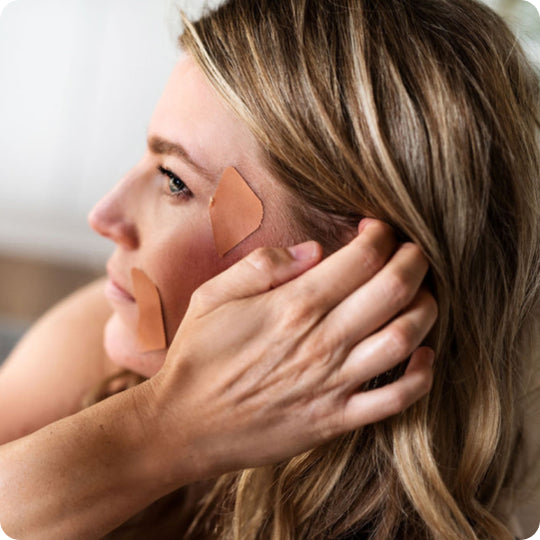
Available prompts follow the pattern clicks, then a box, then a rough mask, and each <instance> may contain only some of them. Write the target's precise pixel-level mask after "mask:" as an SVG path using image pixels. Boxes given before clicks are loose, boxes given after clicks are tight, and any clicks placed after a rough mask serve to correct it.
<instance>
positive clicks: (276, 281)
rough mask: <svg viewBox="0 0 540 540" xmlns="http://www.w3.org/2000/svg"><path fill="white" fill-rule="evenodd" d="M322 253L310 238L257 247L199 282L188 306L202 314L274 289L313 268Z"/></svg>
mask: <svg viewBox="0 0 540 540" xmlns="http://www.w3.org/2000/svg"><path fill="white" fill-rule="evenodd" d="M322 255H323V250H322V247H321V246H320V244H318V243H317V242H315V241H312V240H310V241H309V242H304V243H303V244H298V245H296V246H292V247H289V248H269V247H262V248H257V249H255V250H254V251H252V252H251V253H250V254H249V255H247V256H246V257H244V258H243V259H241V260H240V261H238V262H237V263H236V264H234V265H232V266H231V267H230V268H228V269H227V270H225V271H224V272H222V273H221V274H218V275H217V276H215V277H214V278H212V279H210V280H209V281H207V282H206V283H204V284H203V285H201V286H200V287H199V288H198V289H197V290H196V291H195V292H194V293H193V295H192V297H191V304H190V308H192V307H193V308H194V309H196V310H197V315H198V316H202V315H204V314H206V313H208V312H209V311H212V310H214V309H216V308H217V307H218V306H220V305H222V304H225V303H227V302H230V301H232V300H239V299H241V298H247V297H249V296H256V295H258V294H262V293H264V292H266V291H269V290H271V289H275V288H276V287H279V286H280V285H283V284H284V283H287V282H288V281H290V280H291V279H294V278H296V277H298V276H300V275H301V274H303V273H304V272H306V271H307V270H309V269H310V268H313V267H314V266H315V265H316V264H317V263H319V262H320V261H321V259H322Z"/></svg>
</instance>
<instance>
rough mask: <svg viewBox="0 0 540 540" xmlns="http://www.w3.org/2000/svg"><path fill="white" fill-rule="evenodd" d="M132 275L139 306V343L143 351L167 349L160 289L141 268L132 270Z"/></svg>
mask: <svg viewBox="0 0 540 540" xmlns="http://www.w3.org/2000/svg"><path fill="white" fill-rule="evenodd" d="M131 277H132V279H133V290H134V296H135V301H136V302H137V307H138V308H139V322H138V324H137V341H138V344H139V346H140V347H141V349H142V351H143V352H150V351H158V350H161V349H166V348H167V336H166V334H165V322H164V320H163V310H162V308H161V299H160V297H159V291H158V290H157V287H156V286H155V285H154V284H153V283H152V280H151V279H150V278H149V277H148V276H147V275H146V274H145V273H144V272H143V271H142V270H140V269H139V268H133V269H132V270H131Z"/></svg>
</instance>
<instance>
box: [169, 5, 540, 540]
mask: <svg viewBox="0 0 540 540" xmlns="http://www.w3.org/2000/svg"><path fill="white" fill-rule="evenodd" d="M184 25H185V31H184V33H183V34H182V36H181V37H180V40H179V42H180V46H181V48H182V49H184V50H185V51H187V52H188V53H189V54H190V55H191V56H192V57H193V58H194V59H195V60H196V62H197V63H198V65H199V66H200V68H201V69H202V70H203V71H204V73H205V74H206V76H207V77H208V79H209V81H210V82H211V84H212V85H213V86H214V87H215V88H216V89H217V91H218V92H219V93H220V94H221V96H222V97H223V98H224V100H225V101H226V102H227V103H228V104H229V106H230V107H232V109H233V110H234V111H235V112H236V113H237V114H238V115H239V116H240V117H241V118H242V119H243V120H244V121H245V122H246V123H247V124H248V126H249V127H250V129H251V130H252V132H253V134H254V135H255V136H256V137H257V139H258V140H259V142H260V144H261V146H262V148H263V149H264V150H265V157H266V164H267V166H268V167H269V169H270V170H271V171H272V173H273V174H274V176H275V177H276V178H278V179H280V181H281V182H282V183H283V184H284V185H285V186H286V187H287V188H288V189H289V190H290V192H291V193H292V194H293V197H294V200H296V201H297V204H296V205H295V211H296V217H297V220H298V223H300V224H301V225H302V227H303V230H304V231H305V236H306V238H314V239H316V240H318V241H320V242H321V243H322V245H323V246H324V247H325V248H326V250H327V252H331V251H333V250H335V249H337V248H338V247H339V246H340V245H341V244H342V238H343V234H342V233H343V230H344V229H351V230H354V228H355V227H356V224H357V222H358V219H359V218H360V217H362V216H364V215H369V216H373V217H377V218H379V219H382V220H384V221H386V222H388V223H390V224H391V225H393V226H394V228H395V229H396V230H397V231H398V232H399V233H400V235H401V237H402V238H403V239H410V240H412V241H413V242H415V243H417V244H418V245H419V246H421V247H422V249H423V251H424V253H425V255H426V256H427V258H428V259H429V261H430V264H431V268H432V275H431V282H432V286H433V288H434V291H435V295H436V297H437V300H438V304H439V319H438V321H437V323H436V327H435V329H434V331H433V332H432V334H431V336H430V341H431V344H432V345H433V346H434V348H435V351H436V356H437V360H436V364H435V382H434V385H433V388H432V390H431V393H430V395H429V398H428V399H424V400H422V401H421V402H419V403H417V404H416V405H415V406H413V407H411V408H410V409H409V410H407V411H405V412H404V413H403V414H401V415H399V416H397V417H394V418H390V419H388V420H386V421H384V422H381V423H379V424H376V425H373V426H366V427H365V428H363V429H361V430H358V431H356V432H354V433H350V434H347V435H345V436H343V437H340V438H339V439H337V440H335V441H334V442H332V443H330V444H327V445H325V446H324V447H322V448H317V449H315V450H312V451H310V452H306V453H304V454H302V455H300V456H297V457H294V458H293V459H290V460H288V461H286V462H284V463H279V464H275V465H273V466H269V467H264V468H260V469H254V470H245V471H241V472H238V473H234V474H229V475H226V476H224V477H223V478H221V479H219V480H218V482H217V484H216V486H215V487H214V489H213V491H212V492H211V493H210V494H209V496H208V497H207V498H206V501H205V505H204V507H203V508H202V509H201V511H200V514H199V516H198V518H197V519H196V520H195V521H194V523H193V524H192V528H191V534H192V536H193V537H197V536H198V535H201V534H202V533H203V532H204V531H206V532H212V530H213V531H214V533H216V532H217V534H218V536H220V537H223V538H236V539H238V540H240V539H242V540H248V539H256V538H276V539H300V538H305V539H308V538H309V539H316V538H320V539H323V538H324V539H327V538H344V537H346V536H348V535H356V536H358V535H360V534H362V533H363V534H365V536H366V537H369V538H377V539H382V538H396V537H402V538H415V539H421V538H464V539H465V538H467V539H479V538H498V539H504V538H511V537H512V536H511V534H510V532H509V530H508V529H507V527H506V526H505V516H503V515H497V512H496V510H495V502H496V501H497V499H498V498H499V496H500V495H501V494H502V493H503V490H504V488H505V486H509V485H510V484H511V481H512V476H513V474H512V473H513V465H514V463H515V460H516V452H517V451H518V450H519V444H520V436H521V431H522V422H523V407H522V399H521V398H522V397H523V395H524V393H525V382H526V374H527V372H528V370H529V369H530V365H528V364H530V363H531V362H532V354H533V348H532V343H531V339H532V336H533V335H534V334H533V332H534V330H533V325H534V321H535V317H534V314H533V312H534V309H535V307H536V306H537V304H538V294H539V286H540V281H539V275H540V272H539V270H540V247H539V219H538V217H539V215H540V201H539V184H538V180H539V163H540V159H539V151H538V139H537V133H538V125H539V123H538V80H537V77H536V74H535V73H534V71H533V69H532V68H531V67H530V65H529V63H528V62H527V60H526V59H525V57H524V54H523V53H522V51H521V49H520V47H519V45H518V44H517V43H516V38H515V37H514V35H513V34H512V33H511V32H510V31H509V30H508V28H507V27H506V25H505V24H504V23H503V21H502V20H501V19H500V18H499V17H498V16H497V15H495V14H494V13H493V12H492V11H491V10H489V9H488V8H486V7H484V6H483V5H481V4H480V3H478V2H476V1H473V0H452V1H449V0H429V1H426V0H385V1H384V2H379V1H375V0H279V1H275V0H257V1H256V2H254V1H253V0H231V1H228V2H226V3H225V4H224V5H223V6H222V7H221V8H219V9H218V10H217V11H214V12H211V13H209V14H207V15H206V16H204V17H203V18H202V19H200V20H199V21H197V22H196V23H191V22H190V21H189V20H187V19H186V18H184ZM401 370H402V368H401ZM401 370H399V369H397V370H394V372H393V373H390V374H389V375H388V377H386V378H385V380H384V381H378V382H377V384H381V383H382V382H386V381H387V380H388V379H393V378H395V377H397V376H398V375H399V374H400V373H401V372H402V371H401Z"/></svg>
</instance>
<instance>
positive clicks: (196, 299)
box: [190, 283, 210, 308]
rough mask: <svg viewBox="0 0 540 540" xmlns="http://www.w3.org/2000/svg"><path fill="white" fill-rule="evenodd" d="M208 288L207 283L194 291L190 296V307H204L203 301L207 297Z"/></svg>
mask: <svg viewBox="0 0 540 540" xmlns="http://www.w3.org/2000/svg"><path fill="white" fill-rule="evenodd" d="M209 288H210V286H209V285H208V284H207V283H203V284H202V285H200V286H199V287H198V288H197V289H195V290H194V291H193V293H192V295H191V299H190V305H191V306H192V307H194V308H199V307H202V306H204V302H205V299H206V298H208V296H209V294H210V293H209Z"/></svg>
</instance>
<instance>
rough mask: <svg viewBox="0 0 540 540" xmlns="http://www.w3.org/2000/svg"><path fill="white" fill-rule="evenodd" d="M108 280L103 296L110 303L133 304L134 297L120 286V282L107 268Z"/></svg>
mask: <svg viewBox="0 0 540 540" xmlns="http://www.w3.org/2000/svg"><path fill="white" fill-rule="evenodd" d="M107 274H108V277H109V279H108V280H107V283H106V285H105V296H106V297H107V298H109V299H110V300H112V301H121V302H133V303H134V302H135V298H134V296H133V295H132V294H131V293H130V292H128V291H127V289H126V288H124V287H123V286H122V285H121V281H120V280H119V279H117V278H116V277H115V273H114V271H113V270H112V269H111V268H110V267H109V266H107Z"/></svg>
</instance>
